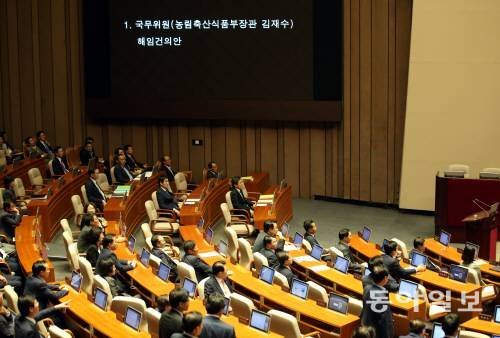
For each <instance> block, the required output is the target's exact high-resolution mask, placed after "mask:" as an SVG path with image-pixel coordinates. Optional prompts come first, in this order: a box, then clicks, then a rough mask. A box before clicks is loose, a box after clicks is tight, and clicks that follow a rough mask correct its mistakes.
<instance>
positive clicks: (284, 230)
mask: <svg viewBox="0 0 500 338" xmlns="http://www.w3.org/2000/svg"><path fill="white" fill-rule="evenodd" d="M289 233H290V226H289V225H288V224H287V223H284V224H283V225H282V226H281V234H282V235H283V237H288V234H289Z"/></svg>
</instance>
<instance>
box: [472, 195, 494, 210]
mask: <svg viewBox="0 0 500 338" xmlns="http://www.w3.org/2000/svg"><path fill="white" fill-rule="evenodd" d="M472 203H474V204H475V205H476V206H478V207H479V209H481V210H483V211H489V210H490V209H491V205H489V204H488V203H485V202H483V201H481V200H480V199H479V198H474V199H473V200H472ZM483 206H485V207H486V209H485V208H484V207H483Z"/></svg>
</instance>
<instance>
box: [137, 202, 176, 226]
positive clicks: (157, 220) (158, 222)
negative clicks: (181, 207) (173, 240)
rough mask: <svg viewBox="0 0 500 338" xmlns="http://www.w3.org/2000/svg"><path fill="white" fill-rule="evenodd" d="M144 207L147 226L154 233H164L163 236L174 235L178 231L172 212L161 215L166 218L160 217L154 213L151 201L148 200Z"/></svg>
mask: <svg viewBox="0 0 500 338" xmlns="http://www.w3.org/2000/svg"><path fill="white" fill-rule="evenodd" d="M144 206H145V207H146V213H147V214H148V218H149V226H150V227H151V229H152V230H153V232H154V233H156V232H159V233H165V234H175V233H177V232H178V231H179V223H177V222H175V219H176V217H177V216H176V215H175V213H174V212H171V213H163V214H164V215H166V216H168V218H167V217H160V216H159V213H158V212H157V211H156V209H155V206H154V204H153V201H151V200H149V201H146V202H144Z"/></svg>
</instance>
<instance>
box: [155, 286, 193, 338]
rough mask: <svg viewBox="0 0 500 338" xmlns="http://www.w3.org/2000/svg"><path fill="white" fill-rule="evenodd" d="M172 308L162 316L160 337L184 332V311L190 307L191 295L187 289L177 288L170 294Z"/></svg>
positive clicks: (168, 337) (166, 337)
mask: <svg viewBox="0 0 500 338" xmlns="http://www.w3.org/2000/svg"><path fill="white" fill-rule="evenodd" d="M168 299H169V301H170V306H171V309H170V311H169V312H163V313H162V314H161V317H160V324H159V325H160V338H170V337H171V336H172V335H173V334H174V333H182V331H183V329H182V320H183V318H184V312H185V311H187V310H188V308H189V295H188V293H187V291H186V290H184V289H181V288H177V289H174V290H172V291H171V292H170V294H169V295H168Z"/></svg>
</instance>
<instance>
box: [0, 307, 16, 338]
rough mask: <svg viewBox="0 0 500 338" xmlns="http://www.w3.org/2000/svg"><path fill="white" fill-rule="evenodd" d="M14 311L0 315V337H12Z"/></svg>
mask: <svg viewBox="0 0 500 338" xmlns="http://www.w3.org/2000/svg"><path fill="white" fill-rule="evenodd" d="M14 320H15V317H14V313H13V312H10V314H9V316H5V315H0V337H5V338H14Z"/></svg>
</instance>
